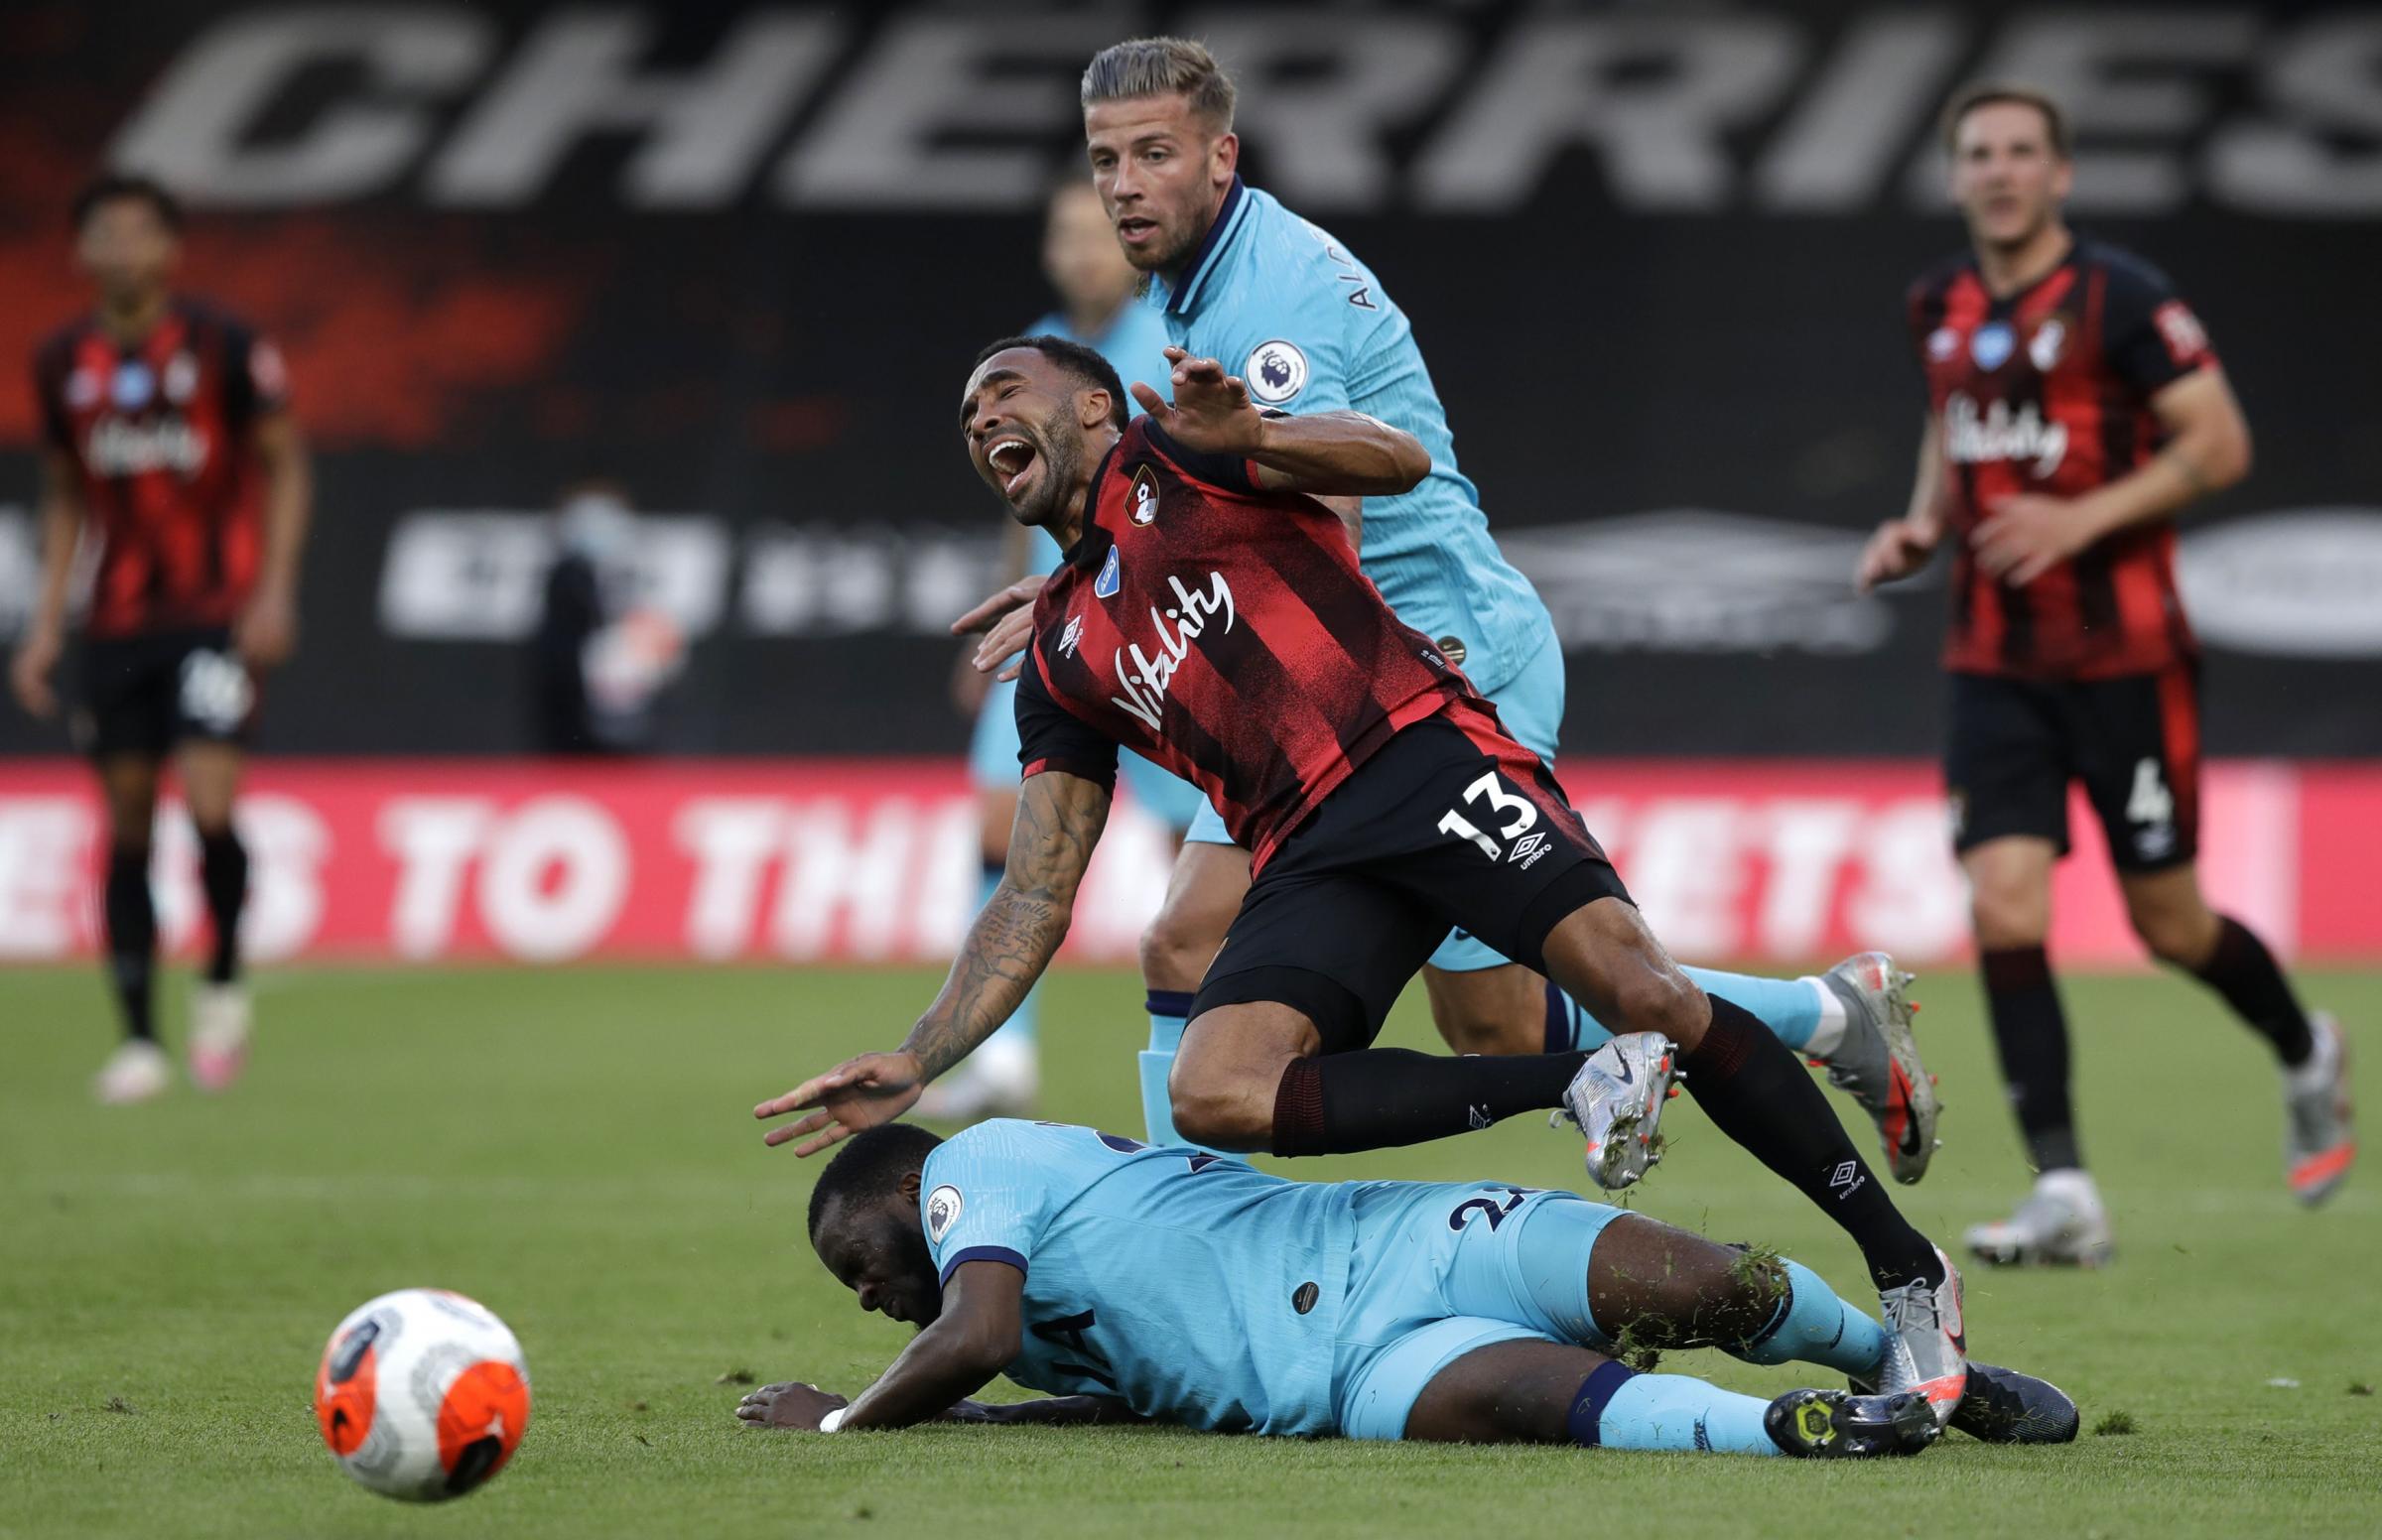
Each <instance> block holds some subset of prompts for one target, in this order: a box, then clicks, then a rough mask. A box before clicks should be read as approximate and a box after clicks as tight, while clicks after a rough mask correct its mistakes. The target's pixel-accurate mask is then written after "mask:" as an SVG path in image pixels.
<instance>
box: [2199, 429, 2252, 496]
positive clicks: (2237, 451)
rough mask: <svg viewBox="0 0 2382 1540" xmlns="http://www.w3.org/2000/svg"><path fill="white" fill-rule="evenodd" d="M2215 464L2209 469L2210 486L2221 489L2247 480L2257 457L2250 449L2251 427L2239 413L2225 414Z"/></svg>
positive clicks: (2216, 448)
mask: <svg viewBox="0 0 2382 1540" xmlns="http://www.w3.org/2000/svg"><path fill="white" fill-rule="evenodd" d="M2210 457H2211V459H2212V461H2213V463H2211V464H2210V465H2209V467H2208V484H2209V485H2210V487H2211V488H2216V489H2221V488H2224V487H2228V486H2232V485H2235V484H2236V483H2238V482H2240V481H2242V480H2244V479H2246V478H2247V477H2248V475H2249V473H2250V464H2251V461H2252V460H2253V459H2254V458H2255V457H2256V456H2255V455H2254V453H2253V452H2252V450H2251V447H2250V425H2249V424H2248V423H2245V422H2243V421H2242V419H2241V414H2240V413H2238V412H2228V413H2226V414H2225V421H2224V425H2223V429H2222V431H2221V432H2219V433H2218V434H2217V435H2216V445H2215V453H2214V454H2213V455H2211V456H2210Z"/></svg>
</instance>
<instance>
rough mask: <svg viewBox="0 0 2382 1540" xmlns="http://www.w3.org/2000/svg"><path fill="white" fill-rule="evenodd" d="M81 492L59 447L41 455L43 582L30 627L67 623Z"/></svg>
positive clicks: (79, 531) (48, 628)
mask: <svg viewBox="0 0 2382 1540" xmlns="http://www.w3.org/2000/svg"><path fill="white" fill-rule="evenodd" d="M82 517H83V508H82V494H81V492H80V491H78V490H77V489H76V487H75V484H74V471H73V466H72V465H71V464H70V463H69V462H68V461H67V459H66V456H65V455H64V454H61V453H59V452H58V451H57V450H56V449H52V450H50V451H49V452H48V453H46V454H45V455H43V456H42V582H41V588H40V589H39V591H38V592H37V593H36V595H35V598H34V607H33V614H32V616H31V617H30V624H28V626H27V627H26V629H27V630H29V631H30V630H34V629H37V628H39V629H42V630H46V631H50V632H53V633H55V632H56V631H58V630H59V629H60V628H61V627H63V626H64V625H65V624H66V591H67V589H68V588H69V587H70V586H71V585H72V582H73V577H74V545H75V542H76V541H77V540H79V539H80V538H81V536H82Z"/></svg>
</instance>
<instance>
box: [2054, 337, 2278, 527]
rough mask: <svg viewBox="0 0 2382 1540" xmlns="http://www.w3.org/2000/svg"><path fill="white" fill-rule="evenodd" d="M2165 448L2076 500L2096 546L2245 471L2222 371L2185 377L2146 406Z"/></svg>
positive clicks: (2235, 408)
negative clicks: (2164, 432) (2163, 435)
mask: <svg viewBox="0 0 2382 1540" xmlns="http://www.w3.org/2000/svg"><path fill="white" fill-rule="evenodd" d="M2151 408H2152V410H2153V412H2155V413H2156V414H2157V415H2158V418H2159V421H2160V425H2161V426H2162V427H2163V428H2165V429H2166V430H2167V433H2168V435H2169V437H2168V441H2167V444H2166V445H2165V447H2163V448H2162V449H2160V450H2159V452H2158V453H2157V454H2155V455H2153V456H2152V457H2151V460H2150V462H2149V463H2148V464H2145V465H2143V466H2141V467H2140V468H2138V469H2136V470H2133V471H2131V472H2129V473H2128V474H2126V475H2123V476H2120V477H2119V478H2118V479H2116V480H2115V481H2112V482H2110V483H2109V484H2108V485H2106V486H2103V487H2101V488H2100V489H2098V490H2097V491H2094V492H2092V493H2089V494H2088V495H2086V496H2085V497H2082V498H2079V499H2077V501H2078V503H2079V504H2081V506H2080V507H2079V509H2078V513H2079V514H2080V515H2081V516H2082V517H2083V519H2084V520H2085V522H2086V523H2087V524H2088V525H2089V527H2090V528H2091V531H2092V537H2091V538H2092V539H2094V540H2100V539H2105V538H2107V537H2108V536H2111V535H2114V534H2116V533H2118V532H2119V531H2120V530H2125V529H2131V528H2132V527H2134V526H2135V525H2137V524H2150V523H2155V522H2157V521H2158V520H2160V519H2165V518H2170V517H2172V516H2174V515H2175V514H2177V513H2179V512H2181V511H2182V510H2183V509H2184V508H2185V507H2187V506H2188V505H2190V504H2191V503H2193V502H2196V501H2198V500H2199V499H2200V498H2202V497H2205V496H2207V495H2209V494H2210V493H2212V492H2220V491H2223V490H2224V489H2225V488H2226V487H2229V486H2232V485H2233V484H2235V483H2236V482H2238V481H2240V480H2241V478H2242V477H2244V476H2246V475H2248V474H2249V472H2250V429H2249V424H2248V423H2247V422H2246V421H2245V420H2244V419H2243V417H2242V414H2241V405H2240V403H2239V402H2237V401H2236V400H2235V399H2234V397H2233V390H2232V387H2231V386H2230V385H2228V384H2227V383H2226V382H2225V377H2224V374H2223V373H2222V371H2220V370H2218V369H2216V368H2213V367H2210V368H2204V369H2201V370H2198V371H2196V372H2195V373H2192V374H2187V375H2185V376H2184V378H2182V379H2180V380H2178V381H2176V382H2175V383H2174V384H2172V385H2170V386H2168V387H2167V389H2165V390H2163V391H2161V392H2160V393H2159V394H2158V395H2157V396H2155V397H2153V398H2152V400H2151Z"/></svg>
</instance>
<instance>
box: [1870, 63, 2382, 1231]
mask: <svg viewBox="0 0 2382 1540" xmlns="http://www.w3.org/2000/svg"><path fill="white" fill-rule="evenodd" d="M1945 141H1946V146H1947V148H1948V149H1949V151H1950V152H1951V157H1952V173H1951V176H1952V196H1953V198H1954V200H1955V201H1956V202H1957V203H1958V204H1959V206H1960V209H1961V212H1962V214H1963V215H1964V217H1965V218H1966V220H1967V223H1968V230H1969V238H1970V244H1971V248H1972V249H1971V251H1970V252H1969V253H1968V254H1966V255H1964V256H1962V257H1960V258H1959V259H1957V260H1955V261H1953V262H1950V263H1947V264H1946V265H1945V266H1943V267H1942V268H1940V269H1938V270H1937V271H1936V272H1934V273H1932V274H1930V275H1928V276H1927V277H1926V278H1924V279H1922V280H1920V282H1919V284H1918V285H1917V286H1916V287H1915V288H1914V289H1913V291H1912V293H1911V299H1910V322H1911V334H1912V341H1913V345H1914V346H1915V347H1916V348H1917V349H1918V351H1919V360H1920V363H1921V366H1922V367H1923V368H1924V370H1925V373H1926V381H1927V392H1928V416H1927V426H1926V432H1925V436H1924V439H1923V441H1922V444H1921V447H1920V451H1919V476H1918V484H1917V486H1916V487H1915V488H1914V489H1913V492H1912V497H1911V506H1910V510H1909V512H1908V513H1907V514H1906V515H1905V516H1904V517H1902V518H1899V519H1893V520H1889V521H1888V522H1887V523H1886V524H1885V525H1883V526H1882V527H1880V529H1879V530H1878V532H1877V534H1876V535H1875V536H1874V537H1873V538H1872V539H1871V541H1870V543H1869V546H1868V549H1867V550H1866V552H1865V553H1864V554H1863V556H1862V560H1861V568H1860V573H1859V580H1860V583H1861V585H1862V586H1863V587H1864V588H1866V587H1868V586H1870V585H1872V584H1875V583H1878V582H1883V581H1888V580H1891V579H1893V578H1897V577H1906V576H1908V575H1909V574H1911V573H1914V572H1916V571H1918V570H1919V568H1920V567H1922V566H1924V565H1925V563H1926V561H1927V559H1928V556H1929V555H1930V554H1931V553H1932V552H1933V550H1934V549H1935V547H1936V546H1937V545H1939V544H1948V545H1949V546H1950V548H1951V552H1952V579H1951V580H1952V599H1951V626H1950V635H1949V637H1948V638H1947V641H1946V644H1945V648H1944V660H1943V661H1944V667H1945V669H1946V670H1947V672H1948V673H1949V674H1950V684H1951V695H1950V713H1949V715H1950V741H1949V743H1948V745H1947V748H1946V752H1945V777H1946V780H1947V783H1948V786H1949V791H1950V796H1951V805H1952V815H1953V829H1954V839H1955V842H1956V845H1957V847H1958V850H1959V855H1960V862H1961V866H1962V867H1963V869H1964V870H1965V871H1966V872H1967V874H1968V879H1969V883H1970V886H1971V890H1972V917H1973V921H1974V925H1975V930H1976V939H1977V947H1978V951H1979V954H1980V957H1981V961H1982V965H1983V971H1984V982H1985V991H1986V997H1987V1000H1988V1002H1989V1005H1990V1007H1991V1012H1992V1017H1993V1028H1994V1036H1995V1039H1996V1041H1997V1043H1998V1045H1999V1048H2000V1051H2001V1060H2002V1068H2003V1073H2004V1075H2005V1076H2006V1077H2007V1078H2008V1081H2009V1086H2010V1098H2011V1101H2012V1104H2013V1105H2014V1106H2015V1107H2016V1109H2017V1112H2018V1118H2019V1122H2020V1124H2021V1126H2022V1128H2023V1129H2024V1131H2025V1135H2026V1140H2027V1147H2028V1153H2029V1158H2030V1161H2031V1163H2032V1164H2033V1165H2034V1167H2035V1169H2036V1171H2037V1172H2038V1176H2037V1180H2036V1186H2035V1190H2034V1193H2033V1194H2032V1195H2031V1196H2030V1197H2029V1198H2028V1199H2027V1200H2026V1201H2025V1202H2024V1203H2023V1204H2021V1205H2020V1206H2019V1209H2018V1212H2017V1213H2016V1214H2015V1215H2014V1216H2012V1217H2011V1218H2010V1219H2007V1220H2002V1221H1996V1222H1993V1223H1988V1224H1981V1225H1978V1226H1976V1227H1975V1228H1973V1229H1972V1230H1970V1232H1969V1243H1970V1246H1971V1247H1972V1249H1974V1250H1975V1251H1976V1252H1977V1254H1978V1255H1980V1256H1982V1257H1985V1258H1987V1259H1989V1260H1993V1261H2001V1262H2032V1261H2056V1262H2082V1263H2088V1264H2089V1263H2096V1262H2099V1261H2101V1260H2104V1259H2105V1258H2106V1257H2107V1256H2108V1254H2109V1249H2110V1239H2109V1223H2108V1219H2107V1216H2106V1214H2105V1213H2104V1211H2103V1210H2102V1207H2101V1203H2100V1199H2099V1196H2098V1194H2097V1193H2096V1192H2095V1191H2094V1188H2093V1184H2092V1180H2091V1178H2090V1177H2089V1176H2087V1175H2086V1174H2085V1170H2084V1163H2083V1157H2082V1154H2081V1151H2080V1149H2079V1146H2078V1141H2077V1137H2076V1130H2075V1117H2074V1113H2073V1110H2072V1108H2071V1104H2070V1101H2069V1094H2068V1047H2067V1026H2066V1022H2065V1020H2064V1019H2063V1016H2062V1013H2061V1009H2060V1004H2059V996H2058V993H2057V990H2056V988H2055V986H2054V984H2053V982H2052V978H2051V968H2050V964H2049V962H2048V961H2047V959H2046V956H2045V952H2044V939H2045V936H2046V934H2047V933H2048V931H2049V929H2050V925H2051V866H2052V863H2053V862H2055V861H2056V860H2058V859H2059V858H2060V857H2061V856H2062V855H2064V854H2065V853H2066V852H2067V848H2068V828H2067V795H2068V787H2069V784H2070V783H2071V782H2079V783H2081V784H2082V787H2083V789H2084V793H2085V795H2086V797H2087V798H2088V799H2089V801H2090V802H2091V804H2092V808H2093V811H2094V813H2095V815H2096V816H2097V818H2098V820H2099V822H2100V825H2101V827H2102V830H2103V832H2104V833H2105V834H2107V836H2108V841H2109V850H2110V854H2111V857H2112V859H2113V861H2114V863H2115V865H2116V867H2117V872H2118V882H2119V885H2120V887H2121V888H2122V889H2123V891H2124V895H2125V901H2126V908H2127V911H2128V913H2129V914H2130V915H2131V917H2132V919H2133V923H2134V928H2135V930H2136V931H2137V932H2138V933H2140V935H2141V937H2142V939H2143V941H2144V943H2145V944H2146V945H2147V946H2148V947H2149V948H2150V949H2151V951H2152V952H2153V953H2154V954H2156V955H2157V956H2158V957H2159V958H2160V959H2161V960H2162V961H2164V962H2169V963H2172V964H2174V965H2175V966H2177V967H2179V968H2182V969H2184V971H2186V972H2189V973H2191V974H2193V975H2194V976H2196V977H2198V978H2199V979H2200V980H2201V981H2202V982H2204V983H2206V984H2207V985H2208V986H2209V987H2210V988H2212V989H2214V990H2215V991H2216V992H2217V993H2218V994H2219V995H2220V996H2222V997H2223V999H2224V1000H2225V1002H2226V1003H2227V1004H2228V1005H2230V1006H2231V1007H2232V1008H2233V1010H2234V1011H2235V1013H2236V1014H2238V1015H2239V1016H2240V1017H2241V1019H2242V1020H2243V1022H2245V1023H2246V1024H2247V1025H2248V1026H2249V1027H2250V1028H2251V1029H2252V1030H2253V1031H2255V1032H2257V1033H2258V1034H2259V1035H2260V1036H2261V1037H2263V1038H2265V1039H2266V1040H2267V1041H2268V1043H2269V1044H2270V1045H2271V1046H2272V1048H2273V1050H2274V1053H2275V1055H2276V1057H2277V1059H2278V1060H2279V1061H2280V1062H2281V1065H2282V1067H2283V1084H2284V1098H2285V1110H2286V1121H2287V1136H2286V1145H2287V1151H2288V1154H2287V1161H2286V1164H2287V1168H2288V1171H2287V1174H2288V1178H2289V1181H2290V1185H2291V1187H2292V1190H2293V1191H2294V1192H2295V1193H2296V1194H2297V1195H2298V1196H2299V1197H2300V1198H2301V1199H2302V1200H2303V1201H2304V1202H2307V1203H2316V1202H2319V1201H2320V1200H2322V1199H2323V1198H2324V1197H2326V1196H2327V1195H2328V1194H2330V1193H2331V1192H2332V1190H2333V1189H2334V1188H2335V1187H2336V1186H2338V1184H2339V1183H2340V1181H2341V1179H2342V1178H2343V1177H2344V1176H2345V1175H2346V1174H2347V1170H2348V1165H2349V1160H2350V1157H2351V1155H2352V1153H2353V1151H2354V1144H2353V1142H2352V1138H2351V1128H2350V1123H2349V1110H2348V1077H2347V1067H2346V1060H2345V1047H2344V1041H2343V1039H2342V1036H2341V1033H2340V1029H2339V1027H2338V1026H2337V1025H2336V1024H2335V1023H2333V1022H2332V1021H2331V1020H2329V1019H2328V1018H2327V1017H2325V1016H2324V1015H2322V1014H2321V1013H2316V1014H2311V1013H2309V1012H2308V1011H2306V1010H2304V1009H2303V1008H2302V1007H2301V1005H2300V1002H2299V1000H2298V999H2297V997H2296V996H2295V995H2294V994H2293V991H2292V988H2291V985H2290V983H2289V981H2288V980H2287V979H2286V978H2285V977H2284V975H2283V973H2282V970H2281V969H2280V968H2279V967H2278V966H2277V965H2276V962H2275V960H2274V957H2273V956H2272V954H2270V953H2269V952H2268V951H2267V949H2266V947H2265V945H2264V944H2263V943H2262V942H2260V941H2259V939H2258V938H2257V937H2256V936H2255V935H2253V934H2252V933H2251V932H2250V931H2249V930H2248V929H2247V928H2246V927H2244V926H2243V925H2242V924H2241V923H2240V922H2238V921H2236V920H2233V919H2231V918H2229V917H2227V916H2224V915H2221V914H2219V913H2217V912H2215V911H2214V910H2212V909H2211V908H2210V907H2209V906H2208V904H2207V902H2206V901H2205V900H2204V899H2203V898H2202V897H2201V894H2200V888H2199V879H2198V875H2197V871H2196V869H2195V866H2194V856H2195V852H2196V850H2197V836H2198V824H2199V758H2200V754H2199V662H2198V655H2197V649H2196V647H2195V645H2194V643H2193V640H2192V635H2191V629H2190V627H2189V625H2188V624H2187V623H2186V622H2185V620H2184V605H2183V600H2182V598H2181V596H2180V595H2179V594H2178V592H2177V588H2176V574H2175V545H2176V536H2175V525H2174V522H2173V521H2174V517H2175V515H2176V513H2177V512H2178V511H2179V510H2181V509H2182V508H2183V507H2184V506H2185V505H2186V504H2188V503H2190V502H2191V501H2193V500H2194V499H2195V498H2197V497H2199V496H2201V495H2202V494H2204V493H2206V492H2210V491H2213V490H2216V489H2217V488H2220V487H2223V486H2228V485H2230V484H2232V483H2233V482H2234V481H2236V480H2238V479H2240V477H2241V476H2242V475H2243V474H2244V473H2245V472H2246V471H2247V469H2248V468H2249V460H2250V439H2249V430H2248V428H2247V427H2246V426H2245V424H2244V423H2243V421H2242V415H2241V408H2240V407H2239V405H2238V404H2237V403H2236V402H2235V401H2234V398H2233V392H2232V390H2231V388H2230V387H2229V386H2228V385H2227V384H2226V382H2225V376H2224V371H2223V370H2222V369H2221V368H2220V367H2219V366H2218V364H2217V359H2216V354H2215V352H2214V351H2213V349H2212V348H2211V347H2210V345H2209V340H2208V337H2207V334H2206V333H2205V332H2204V331H2202V330H2201V327H2200V323H2199V321H2198V320H2197V319H2196V318H2195V317H2194V316H2193V314H2192V312H2191V311H2190V310H2189V309H2188V308H2187V307H2186V306H2185V305H2184V301H2183V300H2182V299H2180V298H2178V297H2177V295H2176V293H2175V291H2174V289H2173V288H2171V287H2170V285H2169V284H2168V281H2167V280H2166V278H2165V277H2164V276H2162V275H2161V274H2160V273H2159V272H2158V271H2157V270H2156V269H2154V268H2152V267H2150V266H2149V265H2147V264H2146V263H2144V262H2142V261H2141V260H2140V259H2138V258H2136V257H2134V256H2132V255H2130V254H2128V253H2126V252H2123V251H2120V250H2118V249H2116V248H2114V247H2111V246H2107V245H2103V244H2101V243H2100V242H2097V241H2092V240H2086V239H2080V238H2078V237H2077V236H2075V235H2073V234H2071V233H2070V232H2069V230H2068V229H2067V227H2066V225H2065V223H2064V222H2063V221H2062V219H2061V217H2060V206H2059V205H2060V202H2061V200H2062V199H2063V198H2064V197H2065V196H2066V194H2067V192H2068V188H2069V184H2070V181H2071V179H2072V168H2071V166H2070V163H2069V160H2068V151H2067V135H2066V130H2065V126H2064V123H2063V120H2062V118H2061V116H2060V112H2059V109H2058V107H2057V106H2056V104H2055V103H2053V102H2052V101H2051V100H2050V99H2049V98H2047V97H2045V96H2043V95H2042V94H2040V93H2038V92H2036V91H2033V90H2029V89H2026V88H2024V87H2016V86H2004V85H1981V86H1977V87H1973V88H1971V89H1969V90H1968V91H1965V92H1963V93H1962V94H1961V95H1960V96H1958V97H1957V98H1955V99H1954V101H1953V103H1952V105H1951V108H1950V110H1949V111H1948V113H1947V114H1946V117H1945Z"/></svg>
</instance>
